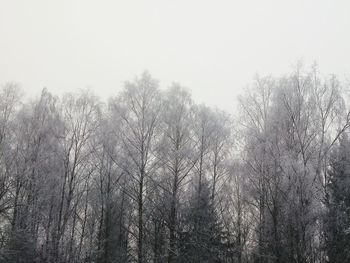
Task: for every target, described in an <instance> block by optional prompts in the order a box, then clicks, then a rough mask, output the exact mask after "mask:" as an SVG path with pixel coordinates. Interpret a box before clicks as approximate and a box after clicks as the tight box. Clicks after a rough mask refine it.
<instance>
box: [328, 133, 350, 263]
mask: <svg viewBox="0 0 350 263" xmlns="http://www.w3.org/2000/svg"><path fill="white" fill-rule="evenodd" d="M331 159H332V162H331V169H330V171H329V181H328V184H327V200H326V203H327V206H328V212H327V216H326V220H325V226H326V231H325V232H326V249H327V253H328V261H329V262H332V263H338V262H339V263H340V262H349V261H350V140H349V138H348V137H347V136H346V134H344V136H342V137H341V138H340V140H339V146H338V147H337V149H336V150H335V152H334V153H333V155H332V158H331Z"/></svg>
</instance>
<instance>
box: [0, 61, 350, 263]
mask: <svg viewBox="0 0 350 263" xmlns="http://www.w3.org/2000/svg"><path fill="white" fill-rule="evenodd" d="M345 91H346V89H345V85H344V84H343V83H342V82H340V81H339V80H338V79H337V78H336V76H333V75H332V76H330V77H323V76H321V74H320V73H319V72H318V71H317V69H316V68H311V69H310V70H302V69H301V68H297V69H296V70H295V71H293V72H292V73H290V74H288V75H285V76H283V77H279V78H272V77H256V78H255V79H254V81H253V82H252V83H251V85H250V87H249V88H248V89H247V90H246V92H245V93H244V94H242V95H241V96H240V97H239V100H238V101H239V103H238V104H239V110H238V111H237V114H235V115H234V116H231V115H229V114H228V113H226V112H224V111H221V110H219V109H217V108H210V107H207V106H205V105H203V104H196V103H194V101H193V100H192V98H191V95H190V92H189V91H188V90H187V89H185V88H183V87H182V86H181V85H179V84H177V83H174V84H172V85H171V87H169V88H168V89H166V90H162V89H159V85H158V82H157V81H156V80H155V79H153V77H152V76H151V75H150V74H149V73H147V72H145V73H144V74H142V75H141V76H139V77H138V78H135V79H134V80H133V81H131V82H126V83H125V85H124V88H123V90H122V91H121V92H119V93H118V94H116V96H115V97H111V98H110V99H109V100H108V102H103V101H101V100H100V99H99V98H98V97H96V96H95V95H94V94H93V93H92V92H90V91H81V92H77V93H67V94H64V95H62V96H55V95H53V94H51V93H50V92H49V91H48V90H47V89H43V90H42V92H41V95H40V96H39V97H37V98H30V99H29V100H28V99H27V100H24V99H23V92H22V91H21V89H20V88H19V86H18V85H17V84H14V83H8V84H5V85H3V87H2V89H1V91H0V262H9V263H12V262H13V263H30V262H38V263H39V262H40V263H80V262H81V263H83V262H84V263H85V262H89V263H112V262H115V263H116V262H137V263H147V262H154V263H161V262H168V263H171V262H174V263H175V262H176V263H181V262H183V263H185V262H194V263H202V262H208V263H221V262H222V263H250V262H251V263H270V262H274V263H284V262H286V263H289V262H290V263H309V262H310V263H317V262H320V263H326V262H335V263H337V262H348V261H350V138H349V137H348V132H349V126H350V112H349V111H347V104H346V92H345Z"/></svg>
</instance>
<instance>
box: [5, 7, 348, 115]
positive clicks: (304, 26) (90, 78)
mask: <svg viewBox="0 0 350 263" xmlns="http://www.w3.org/2000/svg"><path fill="white" fill-rule="evenodd" d="M349 12H350V3H349V1H325V0H322V1H301V0H299V1H271V0H269V1H221V0H220V1H194V0H192V1H182V0H180V1H164V0H162V1H161V0H150V1H134V0H129V1H107V0H103V1H91V0H75V1H68V0H63V1H47V0H33V1H20V0H11V1H6V0H3V1H1V2H0V83H2V84H3V83H6V82H8V81H15V82H18V83H20V84H21V86H22V88H23V89H24V90H25V91H26V93H27V94H39V92H40V90H41V89H42V88H43V87H47V88H48V89H49V90H50V91H52V92H54V93H62V92H66V91H73V90H78V89H84V88H86V87H89V88H90V89H91V90H93V91H94V92H95V93H96V94H98V95H99V96H101V97H102V98H107V97H108V96H110V95H111V94H116V93H117V92H118V91H119V90H121V88H122V86H123V82H124V81H127V80H132V79H134V77H135V76H136V75H139V74H141V73H142V72H143V71H144V70H148V71H149V72H150V73H151V74H152V76H154V77H155V78H156V79H158V80H159V81H160V85H161V87H162V88H166V87H168V86H169V85H170V84H171V83H172V82H173V81H175V82H180V83H181V84H182V85H183V86H185V87H187V88H188V89H190V90H191V92H192V94H193V97H194V99H195V100H196V101H197V102H204V103H206V104H208V105H211V106H213V105H215V106H218V107H220V108H222V109H225V110H227V111H230V112H232V111H234V105H235V103H234V101H235V98H236V96H237V94H239V93H242V91H243V89H244V88H245V87H246V86H247V85H249V83H250V82H251V80H252V78H253V77H254V76H255V75H256V74H260V75H269V74H271V75H274V76H280V75H281V74H284V73H286V72H290V71H291V70H293V67H294V66H295V64H297V63H298V62H299V61H303V63H304V64H306V65H311V64H312V63H313V62H314V61H317V63H318V65H319V67H320V70H321V71H322V72H323V73H324V74H326V75H327V74H331V73H335V74H337V75H338V76H339V77H340V78H347V74H348V72H350V63H349V61H350V52H349V47H350V37H349V36H350V34H349V28H350V16H349Z"/></svg>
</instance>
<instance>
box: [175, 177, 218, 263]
mask: <svg viewBox="0 0 350 263" xmlns="http://www.w3.org/2000/svg"><path fill="white" fill-rule="evenodd" d="M195 192H196V195H194V197H192V200H191V201H190V207H189V212H188V214H187V215H186V218H185V225H186V229H185V230H183V231H182V233H181V234H180V258H179V260H178V262H201V263H202V262H208V263H209V262H210V263H215V262H223V256H224V252H225V243H224V234H223V230H222V227H221V223H220V221H219V220H218V217H217V215H216V212H215V209H214V207H213V204H212V202H211V198H210V189H209V186H208V182H207V181H203V182H202V186H201V189H200V191H199V192H198V189H197V191H195Z"/></svg>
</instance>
